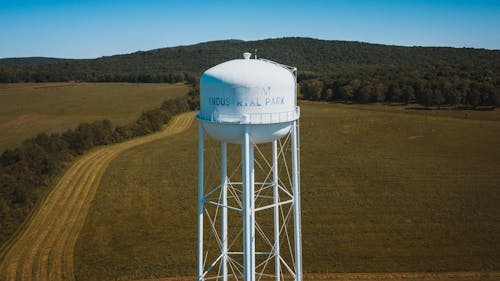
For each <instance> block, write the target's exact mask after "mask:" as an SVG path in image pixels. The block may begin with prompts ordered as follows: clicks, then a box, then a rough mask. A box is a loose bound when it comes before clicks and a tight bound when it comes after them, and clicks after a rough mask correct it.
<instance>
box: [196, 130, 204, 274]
mask: <svg viewBox="0 0 500 281" xmlns="http://www.w3.org/2000/svg"><path fill="white" fill-rule="evenodd" d="M203 147H204V145H203V126H202V125H201V124H198V266H197V270H198V278H197V280H198V281H203V280H204V278H203V204H204V198H203V197H204V194H203V169H204V167H203V159H204V158H203V157H204V156H203Z"/></svg>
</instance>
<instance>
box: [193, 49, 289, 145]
mask: <svg viewBox="0 0 500 281" xmlns="http://www.w3.org/2000/svg"><path fill="white" fill-rule="evenodd" d="M244 57H245V59H235V60H231V61H227V62H224V63H221V64H219V65H216V66H214V67H212V68H210V69H208V70H207V71H205V72H204V73H203V75H202V76H201V79H200V113H199V115H198V119H199V120H200V122H201V123H202V126H203V128H204V129H205V131H206V132H207V133H208V134H209V135H211V136H212V137H214V138H216V139H219V140H221V141H225V142H229V143H241V140H242V136H243V128H244V126H247V125H248V126H249V129H250V138H251V139H252V141H253V142H255V143H262V142H271V141H273V140H276V139H278V138H280V137H282V136H284V135H285V134H287V133H288V131H289V130H290V128H291V124H292V122H293V121H294V120H296V119H297V118H298V115H299V113H298V108H297V106H296V79H295V74H294V72H293V71H294V70H295V69H294V68H290V67H286V66H283V65H281V64H278V63H275V62H271V61H267V60H260V59H259V60H257V59H250V56H249V55H248V53H245V55H244Z"/></svg>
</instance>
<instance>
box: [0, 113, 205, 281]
mask: <svg viewBox="0 0 500 281" xmlns="http://www.w3.org/2000/svg"><path fill="white" fill-rule="evenodd" d="M194 116H195V115H194V113H192V112H190V113H184V114H181V115H179V116H176V117H175V118H174V119H173V120H172V121H171V122H170V123H169V124H168V125H167V126H166V128H165V129H164V130H162V131H161V132H158V133H155V134H152V135H148V136H145V137H140V138H136V139H133V140H130V141H127V142H124V143H120V144H116V145H111V146H105V147H102V148H99V149H97V150H95V151H93V152H91V153H89V154H87V155H85V156H83V157H82V158H81V159H79V160H78V161H77V162H76V163H75V164H73V166H72V167H70V169H69V170H68V171H67V172H66V174H64V175H63V177H62V178H61V179H60V181H59V182H58V183H57V185H56V186H55V187H54V188H53V190H52V191H51V192H50V194H49V195H48V196H47V197H46V198H45V200H44V202H43V203H42V204H41V205H40V206H39V208H38V210H37V211H36V213H35V214H34V215H33V216H32V217H31V218H30V219H29V222H28V223H27V224H26V226H25V227H24V229H23V230H22V231H21V232H20V233H18V234H17V237H15V239H13V240H12V241H11V242H10V243H9V244H8V245H7V247H6V248H5V249H6V250H5V254H4V255H3V258H2V260H1V261H0V262H1V263H0V280H1V281H11V280H12V281H16V280H50V281H53V280H54V281H57V280H74V273H73V251H74V248H75V243H76V239H77V238H78V233H79V232H80V230H81V228H82V227H83V224H84V222H85V218H86V216H87V213H88V210H89V207H90V204H91V202H92V200H93V198H94V195H95V193H96V190H97V187H98V186H99V182H100V180H101V177H102V175H103V174H104V171H105V170H106V168H107V167H108V165H109V163H110V162H111V161H112V160H113V159H114V158H115V157H116V156H117V155H119V154H120V153H121V152H123V151H125V150H127V149H129V148H132V147H134V146H137V145H141V144H145V143H148V142H151V141H155V140H158V139H161V138H165V137H168V136H171V135H175V134H178V133H180V132H182V131H184V130H186V129H187V128H189V126H190V125H191V123H192V122H193V120H194Z"/></svg>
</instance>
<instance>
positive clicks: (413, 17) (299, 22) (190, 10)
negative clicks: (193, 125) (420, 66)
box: [0, 0, 500, 58]
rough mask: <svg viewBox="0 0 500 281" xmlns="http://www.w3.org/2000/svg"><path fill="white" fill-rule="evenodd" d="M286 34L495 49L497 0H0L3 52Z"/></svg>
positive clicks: (68, 53)
mask: <svg viewBox="0 0 500 281" xmlns="http://www.w3.org/2000/svg"><path fill="white" fill-rule="evenodd" d="M286 36H303V37H313V38H320V39H328V40H352V41H363V42H372V43H381V44H392V45H404V46H415V45H418V46H453V47H474V48H487V49H500V0H497V1H482V0H477V1H461V0H456V1H444V0H435V1H411V0H408V1H390V0H380V1H375V0H374V1H367V0H365V1H335V0H330V1H314V0H311V1H305V0H304V1H295V0H288V1H263V0H253V1H208V0H207V1H199V0H185V1H168V0H164V1H148V0H143V1H127V0H121V1H111V0H110V1H106V0H101V1H83V0H81V1H56V0H54V1H41V0H40V1H36V0H33V1H23V0H19V1H16V0H14V1H4V0H0V58H5V57H25V56H47V57H63V58H95V57H100V56H106V55H114V54H123V53H130V52H134V51H137V50H150V49H156V48H162V47H170V46H177V45H189V44H194V43H199V42H205V41H212V40H220V39H242V40H257V39H265V38H277V37H286Z"/></svg>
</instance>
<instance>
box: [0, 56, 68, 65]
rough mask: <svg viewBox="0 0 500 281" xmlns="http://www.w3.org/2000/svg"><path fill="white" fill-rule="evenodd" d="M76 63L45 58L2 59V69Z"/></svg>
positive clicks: (0, 61) (0, 60)
mask: <svg viewBox="0 0 500 281" xmlns="http://www.w3.org/2000/svg"><path fill="white" fill-rule="evenodd" d="M66 61H68V62H69V61H74V60H73V59H58V58H45V57H28V58H6V59H0V67H5V66H7V67H8V66H34V65H42V64H51V63H58V62H66Z"/></svg>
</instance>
